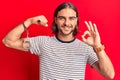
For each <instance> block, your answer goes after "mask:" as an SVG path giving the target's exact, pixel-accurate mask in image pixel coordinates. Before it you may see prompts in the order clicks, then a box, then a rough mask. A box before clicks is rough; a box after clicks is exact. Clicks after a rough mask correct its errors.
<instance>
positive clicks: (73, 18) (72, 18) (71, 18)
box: [69, 17, 77, 20]
mask: <svg viewBox="0 0 120 80" xmlns="http://www.w3.org/2000/svg"><path fill="white" fill-rule="evenodd" d="M76 18H77V17H69V19H70V20H75V19H76Z"/></svg>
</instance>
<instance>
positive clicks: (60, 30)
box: [58, 29, 75, 34]
mask: <svg viewBox="0 0 120 80" xmlns="http://www.w3.org/2000/svg"><path fill="white" fill-rule="evenodd" d="M58 30H59V32H61V33H62V34H64V33H63V31H62V29H58ZM74 30H75V29H73V30H71V32H69V33H68V34H71V33H73V32H74Z"/></svg>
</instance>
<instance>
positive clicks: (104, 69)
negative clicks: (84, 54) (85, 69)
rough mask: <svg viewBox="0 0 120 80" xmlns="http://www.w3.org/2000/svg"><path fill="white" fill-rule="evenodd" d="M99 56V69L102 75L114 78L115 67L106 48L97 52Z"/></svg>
mask: <svg viewBox="0 0 120 80" xmlns="http://www.w3.org/2000/svg"><path fill="white" fill-rule="evenodd" d="M96 54H97V56H98V59H99V61H98V68H99V69H98V70H99V71H100V73H101V74H102V75H104V76H105V77H107V78H111V79H112V78H113V77H114V74H115V73H114V68H113V65H112V63H111V61H110V59H109V57H108V56H107V54H106V52H105V51H104V50H102V51H100V52H98V53H96Z"/></svg>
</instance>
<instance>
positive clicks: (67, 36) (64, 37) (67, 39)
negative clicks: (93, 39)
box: [57, 34, 75, 42]
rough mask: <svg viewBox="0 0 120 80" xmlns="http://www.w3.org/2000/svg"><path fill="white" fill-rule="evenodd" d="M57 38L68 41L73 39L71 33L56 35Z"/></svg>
mask: <svg viewBox="0 0 120 80" xmlns="http://www.w3.org/2000/svg"><path fill="white" fill-rule="evenodd" d="M57 38H58V39H59V40H61V41H65V42H69V41H72V40H74V39H75V37H74V36H73V35H60V34H58V35H57Z"/></svg>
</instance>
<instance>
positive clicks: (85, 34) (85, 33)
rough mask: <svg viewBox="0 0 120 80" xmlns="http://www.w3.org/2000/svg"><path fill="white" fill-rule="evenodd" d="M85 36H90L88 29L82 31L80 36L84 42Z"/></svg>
mask: <svg viewBox="0 0 120 80" xmlns="http://www.w3.org/2000/svg"><path fill="white" fill-rule="evenodd" d="M86 36H91V33H90V32H89V31H85V32H84V33H83V35H82V36H81V37H82V40H83V41H84V42H86V40H87V39H86Z"/></svg>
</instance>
